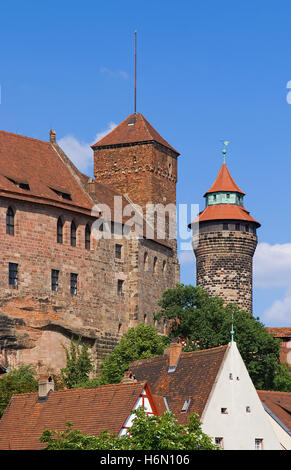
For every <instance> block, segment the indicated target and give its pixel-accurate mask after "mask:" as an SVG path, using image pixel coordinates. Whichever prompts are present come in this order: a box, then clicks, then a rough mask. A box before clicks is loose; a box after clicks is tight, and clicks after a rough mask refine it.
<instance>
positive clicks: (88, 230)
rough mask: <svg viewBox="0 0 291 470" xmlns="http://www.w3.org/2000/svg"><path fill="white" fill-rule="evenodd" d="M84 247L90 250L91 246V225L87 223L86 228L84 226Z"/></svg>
mask: <svg viewBox="0 0 291 470" xmlns="http://www.w3.org/2000/svg"><path fill="white" fill-rule="evenodd" d="M85 248H86V250H90V248H91V227H90V224H87V225H86V228H85Z"/></svg>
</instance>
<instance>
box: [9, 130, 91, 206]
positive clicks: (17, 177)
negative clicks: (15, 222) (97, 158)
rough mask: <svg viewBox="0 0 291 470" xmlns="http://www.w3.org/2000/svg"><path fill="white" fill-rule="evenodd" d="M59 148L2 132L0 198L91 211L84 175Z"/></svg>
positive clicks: (48, 143)
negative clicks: (83, 179) (82, 178)
mask: <svg viewBox="0 0 291 470" xmlns="http://www.w3.org/2000/svg"><path fill="white" fill-rule="evenodd" d="M58 149H59V147H58V146H57V145H53V144H52V143H51V142H46V141H43V140H37V139H33V138H30V137H25V136H22V135H18V134H13V133H10V132H4V131H0V195H1V196H6V197H10V198H15V199H19V198H21V200H27V201H30V202H38V203H42V204H49V205H54V206H59V207H62V208H67V209H69V210H75V211H83V212H84V211H85V212H88V211H90V210H91V207H92V205H93V204H92V201H91V199H90V197H89V195H88V194H87V192H86V190H85V189H84V188H83V186H82V183H81V179H80V175H81V173H80V172H79V171H78V170H77V169H76V167H74V165H73V164H72V162H71V161H70V160H69V159H68V158H67V157H66V158H64V154H63V153H62V154H61V151H60V152H59V151H58ZM59 150H61V149H59ZM83 176H84V175H83ZM84 177H85V176H84ZM85 178H86V177H85ZM62 194H63V195H65V197H63V196H62Z"/></svg>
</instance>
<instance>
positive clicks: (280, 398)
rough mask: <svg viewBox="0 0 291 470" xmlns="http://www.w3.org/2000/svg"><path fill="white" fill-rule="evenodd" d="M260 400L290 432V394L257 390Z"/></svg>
mask: <svg viewBox="0 0 291 470" xmlns="http://www.w3.org/2000/svg"><path fill="white" fill-rule="evenodd" d="M257 392H258V395H259V397H260V400H261V401H262V402H263V403H264V404H265V405H266V406H267V407H268V408H269V410H270V411H271V412H272V413H274V415H275V416H277V418H278V419H279V420H280V421H282V423H283V424H284V425H285V426H286V427H287V428H288V429H289V431H291V392H276V391H275V392H273V391H266V390H257Z"/></svg>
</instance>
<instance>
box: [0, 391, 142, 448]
mask: <svg viewBox="0 0 291 470" xmlns="http://www.w3.org/2000/svg"><path fill="white" fill-rule="evenodd" d="M145 386H147V385H146V384H145V382H133V383H120V384H117V385H105V386H101V387H97V388H88V389H85V388H78V389H70V390H60V391H53V392H50V393H49V395H48V398H47V400H46V401H42V402H38V401H37V400H38V393H24V394H18V395H14V396H13V397H12V399H11V401H10V403H9V405H8V407H7V408H6V410H5V412H4V414H3V416H2V419H1V420H0V449H1V450H6V449H12V450H22V449H36V450H37V449H41V448H43V447H45V444H43V443H41V442H40V441H39V437H40V436H41V435H42V432H43V431H44V430H45V429H50V430H59V431H61V430H64V429H65V425H66V423H67V422H70V423H72V424H73V426H74V429H79V430H80V431H82V432H84V433H86V434H89V435H98V434H100V432H101V431H103V430H108V431H109V432H110V433H115V434H118V433H119V431H120V429H121V428H122V425H123V423H124V421H125V420H126V418H127V417H128V415H129V414H130V412H131V410H132V408H133V406H134V405H135V403H136V401H137V399H138V397H139V395H140V394H141V392H142V390H143V388H144V387H145ZM147 387H148V386H147Z"/></svg>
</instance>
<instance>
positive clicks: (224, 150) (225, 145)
mask: <svg viewBox="0 0 291 470" xmlns="http://www.w3.org/2000/svg"><path fill="white" fill-rule="evenodd" d="M221 142H223V145H224V147H223V149H222V155H223V163H225V155H226V147H227V146H228V144H229V141H228V140H222V141H221Z"/></svg>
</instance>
